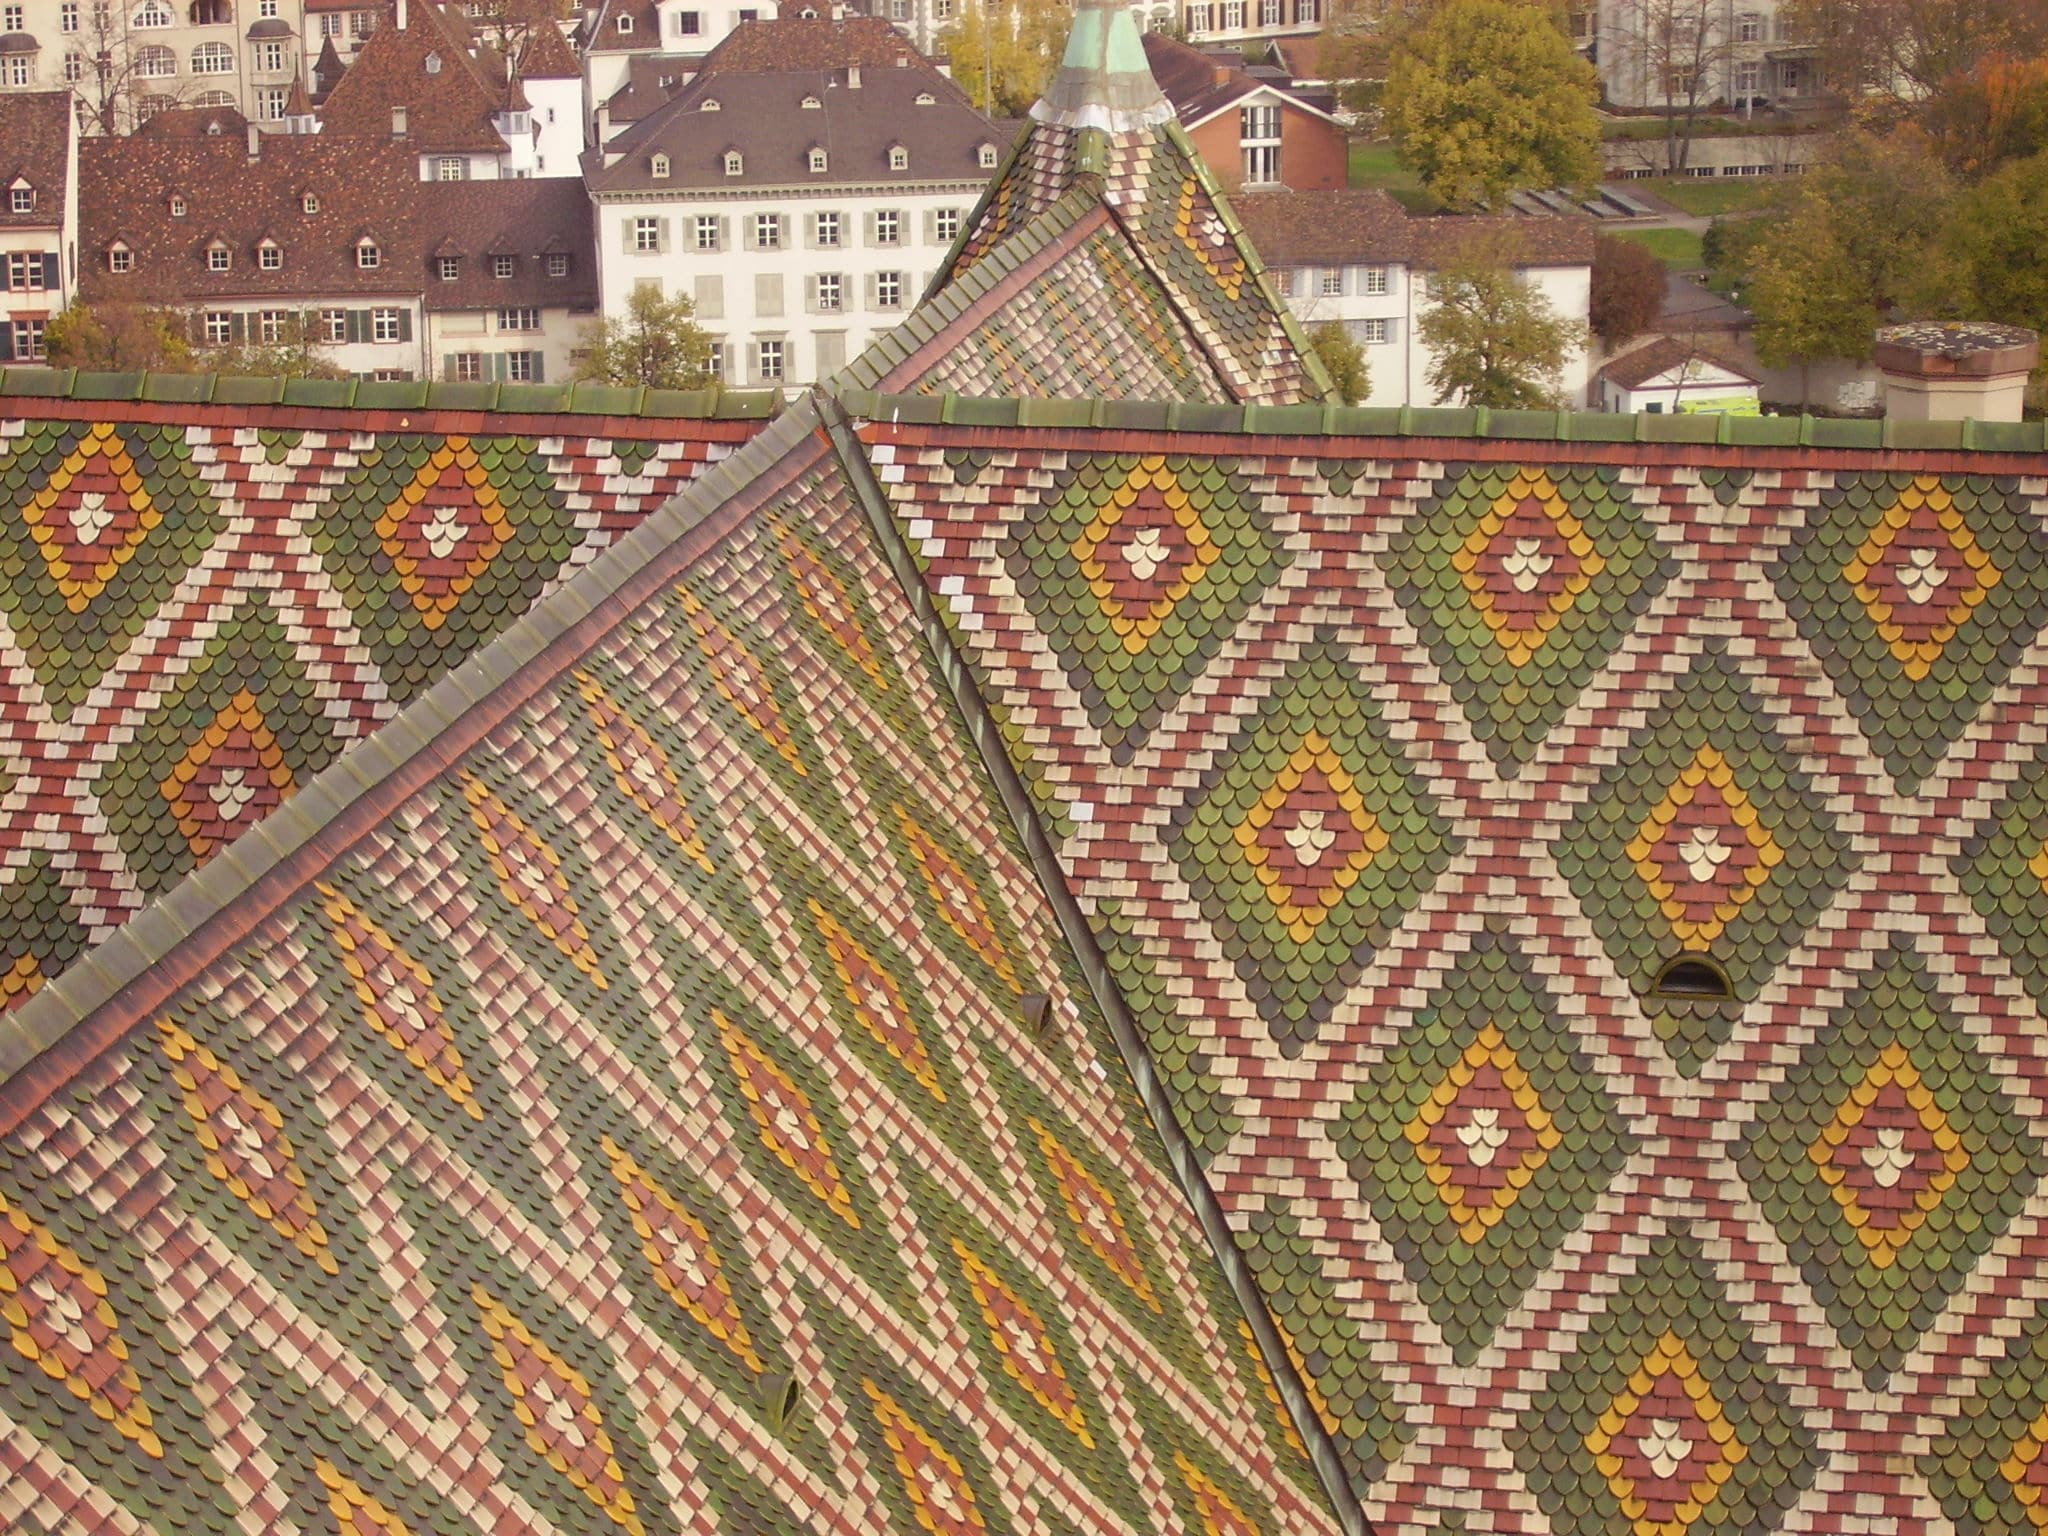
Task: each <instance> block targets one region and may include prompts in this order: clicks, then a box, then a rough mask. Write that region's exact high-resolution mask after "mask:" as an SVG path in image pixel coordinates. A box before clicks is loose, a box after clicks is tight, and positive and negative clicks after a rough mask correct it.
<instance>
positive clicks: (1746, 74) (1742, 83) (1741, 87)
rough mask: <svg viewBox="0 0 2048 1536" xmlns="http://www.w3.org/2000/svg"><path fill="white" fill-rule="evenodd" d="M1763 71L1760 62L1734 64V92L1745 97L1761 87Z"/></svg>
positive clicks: (1741, 97)
mask: <svg viewBox="0 0 2048 1536" xmlns="http://www.w3.org/2000/svg"><path fill="white" fill-rule="evenodd" d="M1763 78H1764V71H1763V66H1762V65H1761V64H1757V63H1754V62H1751V63H1747V64H1738V65H1736V66H1735V94H1736V96H1737V97H1738V98H1740V99H1745V100H1746V99H1747V98H1749V97H1751V96H1754V95H1756V94H1757V93H1758V92H1759V91H1761V90H1762V89H1763Z"/></svg>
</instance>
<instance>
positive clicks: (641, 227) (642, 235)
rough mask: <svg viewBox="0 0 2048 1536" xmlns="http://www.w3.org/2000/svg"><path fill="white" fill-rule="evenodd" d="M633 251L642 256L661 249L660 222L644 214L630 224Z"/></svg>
mask: <svg viewBox="0 0 2048 1536" xmlns="http://www.w3.org/2000/svg"><path fill="white" fill-rule="evenodd" d="M632 232H633V249H634V250H636V251H640V252H642V253H643V254H644V253H645V252H648V251H658V250H660V249H661V220H659V219H656V218H649V217H648V216H646V215H645V214H643V215H641V216H640V217H639V218H636V219H634V220H633V222H632Z"/></svg>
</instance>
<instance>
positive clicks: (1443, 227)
mask: <svg viewBox="0 0 2048 1536" xmlns="http://www.w3.org/2000/svg"><path fill="white" fill-rule="evenodd" d="M1236 206H1237V211H1238V216H1239V217H1240V218H1241V219H1242V220H1243V221H1244V225H1245V229H1246V231H1247V232H1248V233H1249V234H1250V235H1251V238H1252V244H1253V246H1254V247H1255V248H1256V249H1257V250H1258V252H1259V255H1260V256H1261V258H1262V259H1263V260H1264V261H1265V263H1266V266H1267V269H1268V270H1269V271H1270V272H1271V273H1272V274H1273V277H1274V280H1275V282H1276V283H1278V284H1279V287H1280V291H1281V292H1282V294H1284V295H1285V296H1286V299H1287V304H1288V308H1290V309H1291V310H1293V311H1294V314H1295V316H1296V318H1298V319H1299V320H1300V321H1301V322H1302V323H1303V324H1304V325H1306V326H1309V327H1314V326H1318V325H1322V324H1323V323H1325V322H1326V321H1336V322H1338V323H1339V324H1341V325H1342V326H1343V327H1344V329H1345V330H1346V331H1347V332H1348V333H1349V334H1350V336H1351V338H1352V340H1353V341H1355V342H1357V343H1358V344H1359V346H1360V347H1361V348H1362V349H1363V350H1364V352H1365V359H1366V366H1367V368H1368V369H1369V370H1370V374H1371V384H1372V393H1371V394H1370V396H1368V397H1367V398H1366V399H1365V400H1364V401H1362V402H1360V403H1361V404H1365V405H1376V406H1401V405H1418V406H1430V405H1443V404H1447V403H1449V402H1447V401H1445V400H1443V399H1441V398H1440V397H1439V396H1438V395H1437V394H1436V392H1435V391H1434V390H1432V389H1431V388H1430V387H1429V370H1430V365H1431V362H1432V358H1431V356H1430V352H1429V349H1428V348H1427V347H1425V346H1424V345H1422V343H1421V340H1420V337H1419V335H1418V332H1417V329H1416V326H1417V322H1418V321H1419V320H1420V319H1421V318H1422V316H1423V315H1424V314H1425V313H1426V312H1427V311H1428V309H1429V307H1430V299H1429V293H1428V275H1429V273H1430V271H1431V270H1432V268H1434V267H1435V266H1437V265H1438V264H1439V263H1440V262H1441V261H1442V260H1443V258H1444V257H1445V255H1446V254H1447V253H1448V252H1449V251H1451V250H1453V249H1454V248H1456V247H1457V246H1458V245H1459V243H1460V242H1462V241H1466V240H1471V239H1474V238H1488V239H1497V240H1499V241H1500V242H1501V243H1502V246H1503V248H1504V249H1505V250H1506V251H1507V252H1508V254H1509V260H1510V261H1511V262H1512V264H1513V266H1514V268H1515V271H1516V272H1517V273H1518V274H1519V275H1520V276H1521V277H1522V279H1523V280H1524V281H1525V282H1527V283H1529V284H1531V285H1532V286H1534V287H1535V289H1536V290H1537V291H1538V292H1539V293H1541V294H1542V295H1543V296H1544V297H1545V298H1547V299H1548V300H1549V301H1550V305H1551V308H1552V309H1553V310H1554V311H1555V312H1556V313H1557V314H1558V315H1560V316H1561V317H1563V318H1564V319H1566V320H1569V321H1573V322H1576V323H1577V324H1578V325H1580V326H1581V327H1583V326H1584V325H1585V323H1586V318H1587V314H1588V312H1589V309H1590V306H1591V302H1592V288H1593V229H1592V225H1591V223H1590V222H1589V221H1587V220H1584V219H1566V218H1526V219H1525V218H1479V217H1474V218H1454V217H1445V218H1432V219H1424V218H1414V217H1411V216H1410V215H1409V214H1408V213H1407V212H1406V211H1405V210H1404V209H1403V208H1402V207H1401V205H1400V204H1399V203H1396V202H1395V201H1394V200H1393V199H1392V198H1391V197H1388V196H1387V195H1386V194H1385V193H1384V192H1379V191H1370V190H1356V191H1343V192H1260V193H1252V194H1246V195H1245V196H1242V197H1240V198H1238V199H1237V203H1236ZM1588 370H1589V361H1588V356H1587V353H1586V351H1585V349H1584V348H1583V347H1578V348H1575V349H1573V351H1572V352H1571V354H1570V355H1569V356H1568V357H1567V358H1566V360H1565V367H1564V372H1563V377H1562V380H1561V385H1560V387H1561V391H1562V394H1563V396H1564V402H1565V404H1566V405H1568V406H1579V405H1583V404H1584V403H1585V402H1586V400H1587V384H1588Z"/></svg>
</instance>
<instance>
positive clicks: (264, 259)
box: [256, 240, 284, 272]
mask: <svg viewBox="0 0 2048 1536" xmlns="http://www.w3.org/2000/svg"><path fill="white" fill-rule="evenodd" d="M256 265H257V266H258V267H260V268H261V269H262V270H263V271H265V272H276V271H278V270H280V269H281V268H282V267H283V266H284V247H283V246H281V245H279V244H278V243H277V242H276V241H275V240H265V241H263V242H262V243H261V244H259V245H258V246H257V247H256Z"/></svg>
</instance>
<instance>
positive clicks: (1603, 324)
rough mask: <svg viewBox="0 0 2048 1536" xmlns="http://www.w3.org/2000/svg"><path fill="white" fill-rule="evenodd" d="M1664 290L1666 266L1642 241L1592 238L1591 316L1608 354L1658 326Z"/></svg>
mask: <svg viewBox="0 0 2048 1536" xmlns="http://www.w3.org/2000/svg"><path fill="white" fill-rule="evenodd" d="M1702 243H1704V242H1702ZM1664 287H1665V284H1664V263H1663V262H1661V261H1659V260H1658V259H1657V258H1656V256H1655V255H1653V254H1652V253H1651V251H1650V248H1649V247H1648V246H1646V245H1644V244H1643V243H1642V242H1641V241H1640V240H1624V239H1622V238H1621V237H1620V236H1618V235H1596V236H1594V237H1593V291H1592V295H1591V298H1590V301H1589V311H1588V313H1589V317H1590V319H1591V321H1592V327H1593V334H1594V335H1596V336H1598V337H1599V338H1600V340H1601V342H1602V343H1603V344H1604V345H1605V346H1606V347H1607V349H1608V350H1609V351H1612V350H1614V349H1615V348H1616V347H1619V346H1620V345H1622V344H1623V343H1624V342H1626V341H1629V340H1631V339H1632V338H1634V337H1637V336H1640V335H1642V334H1643V332H1645V331H1647V330H1649V329H1650V328H1651V327H1652V326H1654V325H1655V324H1656V323H1657V321H1658V319H1659V317H1660V316H1662V315H1663V313H1664Z"/></svg>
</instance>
